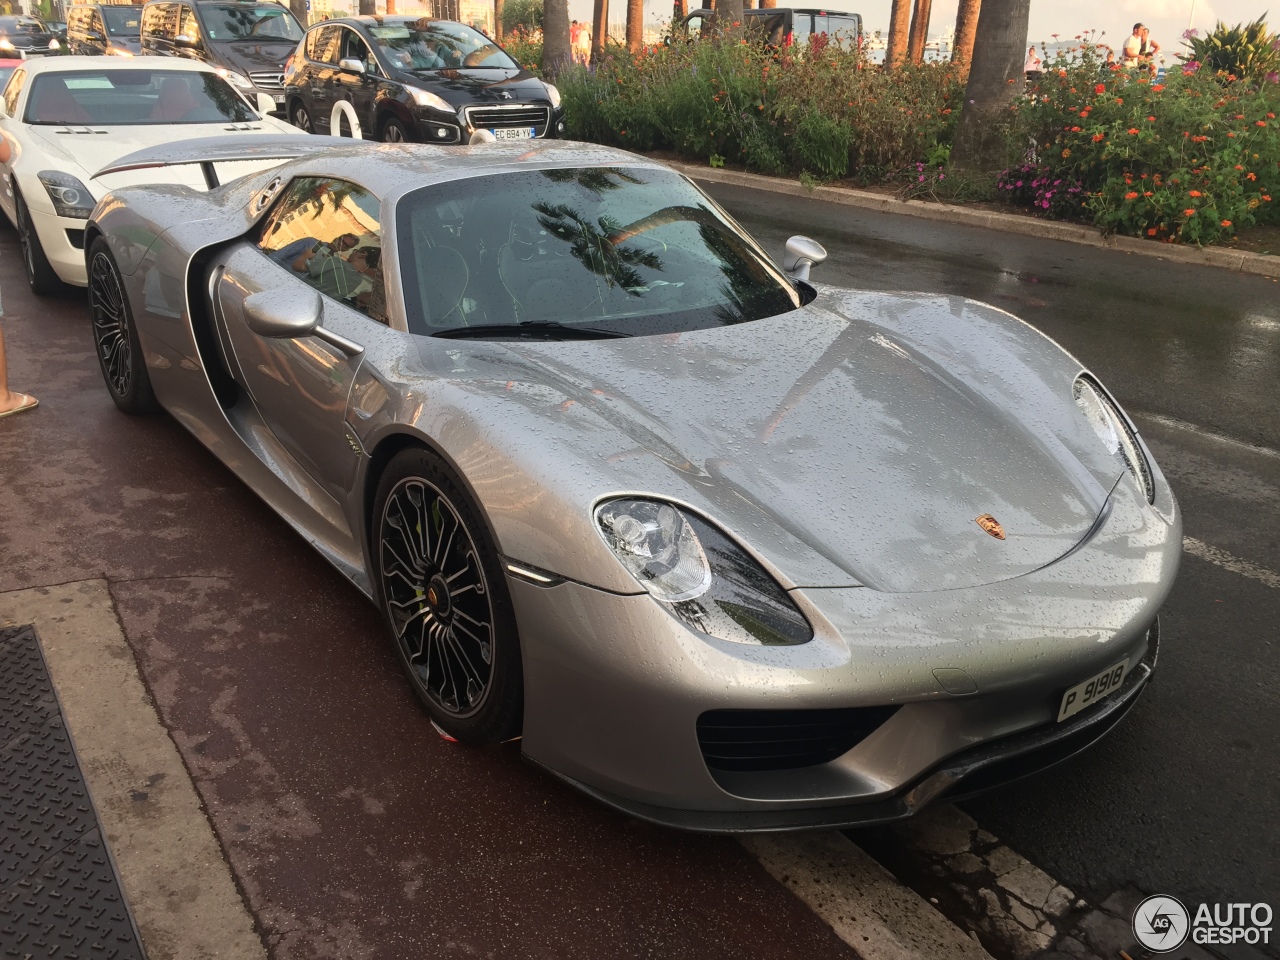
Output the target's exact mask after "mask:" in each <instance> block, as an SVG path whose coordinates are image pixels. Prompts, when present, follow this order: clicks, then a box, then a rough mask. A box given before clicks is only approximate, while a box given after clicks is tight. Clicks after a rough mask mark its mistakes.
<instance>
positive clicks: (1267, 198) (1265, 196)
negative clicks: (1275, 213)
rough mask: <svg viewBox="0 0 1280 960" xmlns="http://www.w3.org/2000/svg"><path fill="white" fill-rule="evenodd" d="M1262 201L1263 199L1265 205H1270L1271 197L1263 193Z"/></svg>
mask: <svg viewBox="0 0 1280 960" xmlns="http://www.w3.org/2000/svg"><path fill="white" fill-rule="evenodd" d="M1262 199H1263V200H1265V201H1267V203H1270V202H1271V195H1270V194H1266V193H1264V194H1263V195H1262Z"/></svg>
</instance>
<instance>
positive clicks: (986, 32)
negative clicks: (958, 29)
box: [951, 0, 1031, 170]
mask: <svg viewBox="0 0 1280 960" xmlns="http://www.w3.org/2000/svg"><path fill="white" fill-rule="evenodd" d="M1030 13H1031V0H985V2H984V3H983V4H982V10H981V12H980V13H979V14H978V32H977V37H976V39H975V41H974V46H973V63H972V64H971V66H970V68H969V82H968V84H967V85H966V86H965V91H964V100H965V105H964V110H963V111H962V112H961V114H960V122H959V124H958V125H957V126H956V139H955V145H954V146H953V147H952V151H951V161H952V162H953V163H954V164H955V165H956V166H957V167H961V168H967V169H970V170H994V169H997V168H998V167H1000V166H1002V165H1003V163H1004V161H1005V159H1006V157H1005V156H1004V148H1005V141H1004V138H1003V137H1001V135H1000V129H999V124H1000V119H1001V116H1002V115H1003V114H1004V113H1005V111H1006V109H1007V108H1008V105H1009V103H1010V102H1011V101H1012V100H1013V99H1014V98H1015V97H1017V96H1019V95H1020V94H1021V93H1022V88H1023V86H1024V80H1025V76H1026V75H1025V74H1024V73H1023V71H1022V67H1023V63H1024V62H1025V58H1026V54H1027V20H1028V18H1029V17H1030Z"/></svg>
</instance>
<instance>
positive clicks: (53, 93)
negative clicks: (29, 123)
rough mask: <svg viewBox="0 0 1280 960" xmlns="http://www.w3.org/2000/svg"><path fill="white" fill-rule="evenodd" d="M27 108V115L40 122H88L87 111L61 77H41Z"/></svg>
mask: <svg viewBox="0 0 1280 960" xmlns="http://www.w3.org/2000/svg"><path fill="white" fill-rule="evenodd" d="M31 99H32V101H33V103H32V104H31V106H30V107H28V108H27V116H28V117H30V118H32V119H33V120H38V121H40V122H41V123H88V122H89V121H90V117H89V112H88V111H87V110H85V108H84V107H82V106H81V105H80V102H79V101H78V100H76V98H75V97H74V96H73V95H72V93H71V91H70V90H68V89H67V84H66V81H65V80H63V79H62V78H61V77H41V78H40V82H39V84H38V85H37V86H36V89H35V93H34V94H33V96H32V98H31Z"/></svg>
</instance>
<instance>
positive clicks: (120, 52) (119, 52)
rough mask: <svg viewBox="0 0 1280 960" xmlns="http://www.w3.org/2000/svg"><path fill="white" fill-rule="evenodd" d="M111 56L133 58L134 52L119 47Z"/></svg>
mask: <svg viewBox="0 0 1280 960" xmlns="http://www.w3.org/2000/svg"><path fill="white" fill-rule="evenodd" d="M111 55H112V56H113V57H132V56H133V51H132V50H121V49H120V48H119V47H116V48H115V49H113V50H112V51H111Z"/></svg>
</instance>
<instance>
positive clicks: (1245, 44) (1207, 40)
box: [1180, 14, 1280, 82]
mask: <svg viewBox="0 0 1280 960" xmlns="http://www.w3.org/2000/svg"><path fill="white" fill-rule="evenodd" d="M1265 19H1266V15H1265V14H1264V15H1263V16H1261V17H1259V18H1258V19H1257V20H1255V21H1253V23H1250V24H1237V25H1236V26H1234V27H1228V26H1227V25H1226V24H1225V23H1223V22H1222V21H1221V20H1219V21H1218V25H1217V26H1216V27H1214V28H1213V32H1212V33H1210V34H1208V35H1207V36H1205V37H1200V36H1198V35H1197V33H1196V31H1194V30H1188V31H1187V32H1186V34H1185V35H1184V36H1185V39H1186V41H1187V45H1188V46H1189V47H1190V48H1191V49H1190V51H1189V52H1188V53H1186V54H1180V57H1181V59H1182V60H1183V61H1184V62H1186V63H1194V64H1196V65H1197V67H1199V68H1200V69H1202V70H1207V71H1208V72H1209V73H1211V74H1220V75H1222V76H1223V77H1229V78H1231V79H1232V80H1236V79H1239V80H1253V81H1255V82H1257V81H1265V80H1266V79H1267V77H1268V76H1271V77H1275V75H1276V74H1277V72H1278V71H1280V38H1277V37H1276V35H1275V34H1273V33H1271V32H1269V31H1268V30H1267V25H1266V23H1265V22H1264V21H1265Z"/></svg>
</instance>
